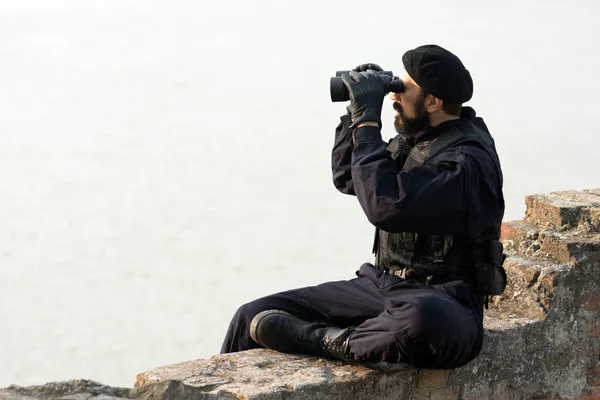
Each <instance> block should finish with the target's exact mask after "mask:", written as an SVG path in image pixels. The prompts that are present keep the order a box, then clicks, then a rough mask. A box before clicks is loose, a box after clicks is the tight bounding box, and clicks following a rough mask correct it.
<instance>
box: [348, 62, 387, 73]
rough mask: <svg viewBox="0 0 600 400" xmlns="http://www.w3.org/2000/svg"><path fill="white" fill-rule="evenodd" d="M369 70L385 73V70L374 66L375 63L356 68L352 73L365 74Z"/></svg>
mask: <svg viewBox="0 0 600 400" xmlns="http://www.w3.org/2000/svg"><path fill="white" fill-rule="evenodd" d="M368 69H372V70H374V71H383V68H381V67H380V66H379V65H377V64H373V63H368V64H360V65H359V66H358V67H356V68H354V69H353V70H352V71H356V72H365V71H366V70H368Z"/></svg>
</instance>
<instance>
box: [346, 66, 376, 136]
mask: <svg viewBox="0 0 600 400" xmlns="http://www.w3.org/2000/svg"><path fill="white" fill-rule="evenodd" d="M342 81H343V82H344V84H345V85H346V88H347V89H348V93H349V94H350V115H351V117H352V127H355V126H356V125H358V124H360V123H361V122H366V121H375V122H377V123H378V124H379V126H380V127H381V107H382V106H383V98H384V97H385V90H384V88H383V82H382V81H381V76H380V75H379V74H378V73H376V72H373V71H366V72H356V71H350V74H344V75H342Z"/></svg>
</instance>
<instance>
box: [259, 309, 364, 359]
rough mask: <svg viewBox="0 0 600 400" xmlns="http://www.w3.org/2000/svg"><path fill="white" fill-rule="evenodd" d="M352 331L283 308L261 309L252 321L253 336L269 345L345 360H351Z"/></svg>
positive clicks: (286, 351) (293, 351) (267, 346)
mask: <svg viewBox="0 0 600 400" xmlns="http://www.w3.org/2000/svg"><path fill="white" fill-rule="evenodd" d="M353 331H354V328H346V329H342V328H338V327H334V326H331V325H328V324H326V323H324V322H306V321H303V320H301V319H300V318H296V317H294V316H293V315H291V314H289V313H287V312H285V311H280V310H267V311H263V312H261V313H258V314H257V315H256V316H255V317H254V318H253V319H252V322H251V323H250V336H252V339H254V341H255V342H257V343H258V344H260V345H262V346H264V347H266V348H268V349H271V350H277V351H281V352H283V353H301V354H310V355H313V356H319V357H328V358H335V359H338V360H344V361H351V360H350V359H349V355H348V338H349V336H350V334H351V333H352V332H353Z"/></svg>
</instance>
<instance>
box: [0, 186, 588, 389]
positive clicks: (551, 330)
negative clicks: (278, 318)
mask: <svg viewBox="0 0 600 400" xmlns="http://www.w3.org/2000/svg"><path fill="white" fill-rule="evenodd" d="M526 204H527V211H526V215H525V219H524V220H522V221H514V222H507V223H505V224H503V228H502V241H503V243H504V245H505V249H506V253H507V254H508V255H509V257H508V259H507V261H506V264H505V267H506V269H507V274H508V278H509V284H508V287H507V290H506V292H505V293H504V294H503V295H502V296H498V297H495V298H493V299H492V301H491V302H490V309H489V310H488V311H487V312H486V313H485V314H486V315H485V321H484V324H485V342H484V347H483V350H482V352H481V354H480V356H479V357H478V358H477V359H476V360H474V361H473V362H471V363H470V364H468V365H466V366H464V367H462V368H459V369H455V370H418V369H410V370H405V371H401V372H395V373H383V372H377V371H373V370H370V369H367V368H365V367H362V366H355V365H344V364H343V363H341V362H337V361H330V360H325V359H319V358H314V357H308V356H301V355H286V354H280V353H277V352H274V351H270V350H250V351H246V352H241V353H235V354H225V355H215V356H213V357H211V358H210V359H207V360H195V361H188V362H183V363H180V364H175V365H169V366H165V367H159V368H156V369H153V370H150V371H147V372H144V373H141V374H139V375H138V376H137V380H136V382H135V388H134V389H115V388H107V387H105V388H107V389H106V390H109V389H111V390H113V391H112V392H110V393H108V392H107V393H104V392H102V391H101V390H100V389H98V388H99V387H102V386H101V385H99V384H96V383H94V382H89V381H76V382H72V386H73V387H79V389H78V390H76V389H73V390H72V391H70V392H69V391H68V390H67V391H66V392H65V388H64V387H62V389H61V390H62V391H60V390H58V391H57V389H56V387H54V388H53V387H50V386H48V385H45V386H40V387H37V388H17V387H12V388H9V389H5V390H0V399H4V398H21V399H25V398H28V399H32V398H65V399H66V398H73V399H74V398H81V399H87V398H90V396H87V397H73V396H86V393H88V394H89V393H90V390H91V393H95V394H96V395H98V394H99V393H103V394H102V396H104V397H103V398H123V397H126V398H148V399H149V398H153V399H154V398H157V399H158V398H161V399H190V400H191V399H248V400H250V399H252V400H258V399H261V400H263V399H264V400H266V399H297V400H300V399H327V400H333V399H381V400H385V399H409V400H421V399H429V400H435V399H451V400H454V399H462V400H471V399H473V400H475V399H476V400H483V399H494V400H501V399H502V400H504V399H507V400H508V399H510V400H516V399H532V400H558V399H579V400H600V362H599V360H600V278H599V277H598V273H599V272H600V251H599V250H600V189H595V190H586V191H580V192H575V191H566V192H556V193H550V194H546V195H534V196H528V197H527V198H526ZM81 382H84V384H82V383H81ZM55 385H56V384H55ZM86 387H88V389H89V388H92V389H90V390H88V389H86ZM39 393H45V394H41V395H40V394H39ZM65 393H67V394H66V395H65ZM52 396H53V397H52ZM64 396H67V397H64Z"/></svg>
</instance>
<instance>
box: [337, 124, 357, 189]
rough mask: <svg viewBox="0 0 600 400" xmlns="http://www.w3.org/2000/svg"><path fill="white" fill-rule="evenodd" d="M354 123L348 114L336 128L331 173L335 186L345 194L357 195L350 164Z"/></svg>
mask: <svg viewBox="0 0 600 400" xmlns="http://www.w3.org/2000/svg"><path fill="white" fill-rule="evenodd" d="M351 124H352V121H351V119H350V116H349V115H348V114H346V115H343V116H342V117H340V123H339V125H338V126H337V128H335V139H334V143H333V150H332V151H331V171H332V173H333V184H334V185H335V187H336V188H337V190H339V191H340V192H342V193H344V194H350V195H355V193H354V183H353V182H352V171H351V167H350V163H351V160H352V149H353V146H352V131H353V129H351V128H350V125H351Z"/></svg>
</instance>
